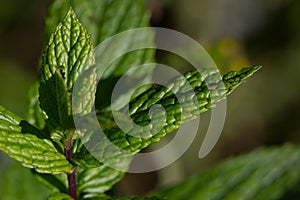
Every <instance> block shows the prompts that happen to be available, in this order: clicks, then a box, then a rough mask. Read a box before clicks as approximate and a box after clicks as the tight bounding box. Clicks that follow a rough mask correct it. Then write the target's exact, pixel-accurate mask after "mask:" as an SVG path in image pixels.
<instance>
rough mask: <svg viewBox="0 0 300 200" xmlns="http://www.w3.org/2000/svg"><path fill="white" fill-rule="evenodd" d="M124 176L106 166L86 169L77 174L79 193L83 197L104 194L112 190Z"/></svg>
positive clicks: (122, 173)
mask: <svg viewBox="0 0 300 200" xmlns="http://www.w3.org/2000/svg"><path fill="white" fill-rule="evenodd" d="M123 175H124V172H120V171H117V170H115V169H112V168H110V167H107V166H104V165H102V166H101V167H97V168H88V169H84V170H83V171H79V172H78V174H77V183H78V191H79V193H80V194H81V195H82V196H85V195H91V194H93V195H95V194H101V193H104V192H106V191H107V190H109V189H111V187H112V186H113V185H114V184H115V183H117V182H118V181H119V180H120V179H121V178H122V177H123Z"/></svg>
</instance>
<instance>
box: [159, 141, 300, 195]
mask: <svg viewBox="0 0 300 200" xmlns="http://www.w3.org/2000/svg"><path fill="white" fill-rule="evenodd" d="M299 165H300V147H299V146H291V145H285V146H283V147H279V148H278V147H277V148H262V149H259V150H256V151H254V152H252V153H249V154H247V155H243V156H240V157H237V158H233V159H229V160H227V161H226V162H224V163H221V164H220V165H218V166H216V167H214V168H213V169H210V170H208V171H207V172H204V173H202V174H199V175H197V176H194V177H191V178H190V179H188V180H186V181H184V182H183V183H180V184H178V185H176V186H174V187H171V188H168V189H164V190H162V191H161V192H159V193H158V194H159V195H160V196H165V197H167V198H169V199H172V200H185V199H191V200H202V199H203V200H206V199H215V200H218V199H219V200H221V199H222V200H231V199H232V200H235V199H244V200H248V199H249V200H250V199H256V200H260V199H261V200H271V199H272V200H273V199H284V197H285V195H286V194H287V193H289V191H291V190H294V189H295V188H297V187H298V186H299V181H300V171H299Z"/></svg>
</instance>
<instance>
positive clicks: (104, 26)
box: [46, 0, 154, 110]
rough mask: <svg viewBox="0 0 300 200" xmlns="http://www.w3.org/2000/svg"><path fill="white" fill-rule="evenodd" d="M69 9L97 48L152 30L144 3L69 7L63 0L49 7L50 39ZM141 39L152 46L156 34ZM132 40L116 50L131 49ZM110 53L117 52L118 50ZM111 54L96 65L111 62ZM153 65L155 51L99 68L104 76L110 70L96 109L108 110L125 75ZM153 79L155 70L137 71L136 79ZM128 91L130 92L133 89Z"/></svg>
mask: <svg viewBox="0 0 300 200" xmlns="http://www.w3.org/2000/svg"><path fill="white" fill-rule="evenodd" d="M70 5H71V6H72V7H73V8H74V10H75V12H76V13H77V15H78V16H79V19H80V20H81V22H82V23H83V25H84V26H85V27H86V29H87V30H88V32H89V33H90V34H91V35H92V38H93V44H94V45H95V46H96V45H99V44H100V43H101V42H103V41H104V40H106V39H108V38H109V37H111V36H114V35H116V34H118V33H120V32H123V31H125V30H130V29H135V28H139V27H148V26H149V19H150V15H149V13H148V11H147V10H146V7H145V2H144V1H143V0H126V1H124V0H114V1H110V0H70V1H68V2H67V3H66V2H65V1H61V0H54V1H53V3H52V4H51V6H50V7H49V12H48V17H47V18H46V28H47V29H46V36H47V37H48V36H50V33H51V32H52V31H53V29H54V27H55V26H56V24H58V22H60V21H61V20H62V19H63V15H64V13H65V12H66V11H67V9H68V8H69V6H70ZM112 16H113V17H112ZM139 37H140V39H139V41H140V42H143V43H144V44H145V46H150V45H149V44H152V43H153V38H154V34H144V35H139ZM133 40H134V38H126V39H124V40H122V41H119V43H118V44H116V46H117V47H118V48H122V49H126V48H127V47H129V46H130V45H131V42H132V41H133ZM111 50H112V51H115V50H116V49H111ZM111 53H114V52H110V51H105V52H103V54H102V55H101V56H99V58H97V63H99V62H101V61H102V60H103V58H105V59H106V60H107V59H111ZM153 61H154V51H153V50H152V49H142V50H137V51H134V52H130V53H127V54H126V55H123V56H122V57H120V58H119V59H117V60H115V61H114V62H113V63H112V64H111V65H110V66H103V67H100V68H99V69H98V70H99V72H98V74H102V73H103V71H104V67H108V68H107V70H106V71H105V74H103V76H102V77H101V80H100V82H99V84H98V90H97V95H96V108H97V109H99V110H102V109H107V108H109V105H110V104H111V98H110V97H111V94H112V91H113V88H114V85H115V84H116V82H117V81H118V80H119V78H120V77H121V76H122V75H123V74H124V73H125V72H127V71H128V70H129V69H130V68H132V67H136V66H139V65H142V64H145V63H153ZM151 75H152V69H151V68H148V70H140V71H136V72H135V74H134V78H136V79H137V80H143V81H145V82H146V81H147V80H150V79H151ZM127 87H128V89H130V86H127ZM122 98H124V97H122V96H120V97H119V98H118V99H117V102H118V105H119V106H120V107H122V106H124V105H123V104H122V102H124V101H123V99H122Z"/></svg>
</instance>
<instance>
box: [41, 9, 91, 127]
mask: <svg viewBox="0 0 300 200" xmlns="http://www.w3.org/2000/svg"><path fill="white" fill-rule="evenodd" d="M94 63H95V58H94V51H93V46H92V44H91V38H90V35H89V34H88V33H87V31H86V30H85V29H84V28H83V26H82V25H81V23H80V22H79V20H78V18H77V16H76V14H75V13H74V11H73V10H72V9H71V8H70V9H69V11H68V13H67V15H66V17H65V18H64V20H63V21H62V22H61V23H60V24H59V25H58V26H57V27H56V29H55V31H54V33H53V34H52V35H51V37H50V41H49V43H48V45H47V47H46V50H45V53H44V54H43V56H42V62H41V86H40V102H41V107H42V109H43V110H44V111H45V112H46V114H47V116H48V118H49V119H48V125H49V126H50V130H51V129H54V130H56V129H58V128H63V129H64V130H66V129H70V127H71V126H72V124H71V122H70V121H71V120H70V119H71V113H72V112H71V97H70V96H71V92H72V90H73V87H74V84H75V83H76V81H79V82H80V84H81V85H80V86H81V87H82V88H87V90H85V92H88V93H85V94H84V96H79V97H76V98H82V99H81V102H82V104H83V106H82V107H80V108H78V110H76V111H75V112H78V113H81V114H82V113H84V112H90V110H91V109H92V106H93V104H92V103H93V99H94V98H95V92H96V73H95V70H94V69H93V67H91V66H92V65H93V64H94Z"/></svg>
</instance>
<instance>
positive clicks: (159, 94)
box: [75, 66, 260, 164]
mask: <svg viewBox="0 0 300 200" xmlns="http://www.w3.org/2000/svg"><path fill="white" fill-rule="evenodd" d="M259 69H260V67H259V66H255V67H249V68H244V69H242V70H240V71H237V72H229V73H227V74H225V75H224V76H223V77H222V79H221V80H220V78H219V75H218V71H214V70H212V69H205V70H204V71H203V72H202V73H201V74H200V73H199V72H198V71H192V72H188V73H187V74H185V75H184V77H179V78H177V79H175V80H173V81H172V82H170V83H169V85H168V86H167V87H161V86H157V85H154V86H153V87H151V88H150V89H148V90H147V91H145V92H144V93H142V94H141V95H139V96H138V97H136V98H134V99H133V100H131V101H130V106H129V107H130V109H129V112H130V115H131V118H132V119H133V121H134V122H135V123H137V124H140V125H142V126H143V125H147V124H148V123H151V124H152V126H151V128H150V129H145V128H141V129H136V128H134V126H132V127H133V128H131V125H130V124H129V125H128V127H127V128H128V130H129V131H128V132H127V133H125V132H123V131H122V130H121V129H120V128H119V127H117V126H115V127H114V128H110V129H108V130H107V131H106V136H107V137H104V138H100V139H98V140H99V141H98V143H96V144H94V143H95V141H93V142H94V143H93V144H94V145H93V149H89V150H90V151H92V152H93V153H95V154H94V155H97V156H99V157H97V159H99V158H100V159H101V161H102V162H106V163H112V164H113V163H119V162H121V161H122V160H124V159H125V158H130V157H131V156H132V155H134V154H135V153H137V152H138V151H140V150H141V149H143V148H145V147H147V146H148V145H150V144H151V143H154V142H157V141H159V140H160V139H161V138H162V137H164V136H165V135H166V134H168V133H171V132H172V131H174V130H176V129H178V128H179V127H180V125H181V124H182V123H185V122H188V121H190V120H193V119H195V118H197V117H198V116H199V114H201V113H204V112H206V111H207V110H208V109H209V108H211V107H213V106H214V105H215V104H216V103H217V102H219V101H221V100H222V99H224V98H225V97H226V95H227V94H229V93H231V92H232V90H233V89H234V88H236V87H237V86H238V85H239V84H240V83H242V81H244V80H245V79H246V78H248V77H249V76H251V75H252V74H253V73H254V72H256V71H257V70H259ZM222 80H223V84H224V86H225V87H222V84H220V83H221V82H222ZM186 83H189V85H190V86H191V87H186ZM191 90H192V91H191ZM172 91H175V92H176V93H177V96H179V97H180V98H181V104H180V103H179V101H178V99H177V98H176V96H174V93H172ZM193 93H195V94H196V98H197V103H198V105H195V104H193V102H191V101H192V100H191V99H192V98H191V97H192V96H193ZM155 104H160V105H162V106H163V107H164V108H165V111H166V116H167V117H166V121H165V123H164V124H163V127H162V129H160V130H159V131H158V132H155V131H153V130H155V127H156V126H157V124H160V123H161V121H162V120H163V119H164V117H165V116H162V115H160V114H159V113H158V114H157V115H154V117H153V119H152V120H150V117H149V115H148V113H149V110H150V108H151V107H152V106H153V105H155ZM182 105H183V106H185V112H182V109H181V106H182ZM154 114H156V113H154ZM109 116H110V118H111V120H112V121H113V116H112V114H107V113H101V112H100V113H99V115H98V117H99V121H100V122H101V121H103V120H107V119H101V118H102V117H104V118H109ZM103 129H104V130H105V128H103ZM92 140H93V139H92ZM112 143H113V144H112ZM114 145H116V146H118V147H119V148H114V147H113V146H114ZM121 150H126V151H121ZM85 154H88V151H87V150H86V149H84V148H83V149H82V151H81V152H78V155H75V157H81V158H82V157H83V156H80V155H85Z"/></svg>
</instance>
